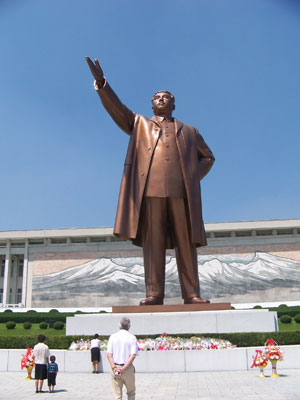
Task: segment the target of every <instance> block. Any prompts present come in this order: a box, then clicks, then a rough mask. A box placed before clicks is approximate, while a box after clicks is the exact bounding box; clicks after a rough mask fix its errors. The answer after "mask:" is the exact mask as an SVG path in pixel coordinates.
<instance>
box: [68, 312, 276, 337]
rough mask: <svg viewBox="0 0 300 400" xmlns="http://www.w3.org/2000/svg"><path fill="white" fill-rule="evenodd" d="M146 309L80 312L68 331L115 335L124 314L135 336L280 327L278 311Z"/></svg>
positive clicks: (70, 332)
mask: <svg viewBox="0 0 300 400" xmlns="http://www.w3.org/2000/svg"><path fill="white" fill-rule="evenodd" d="M190 306H193V305H190ZM207 306H209V305H207ZM154 307H162V306H154ZM164 307H167V306H164ZM146 308H147V310H149V312H147V313H146V312H138V313H132V312H128V313H123V312H122V313H107V314H88V315H85V314H78V315H76V316H75V317H67V327H66V334H67V335H94V334H95V333H98V334H99V335H111V334H112V333H114V332H116V331H117V330H118V329H119V321H120V319H121V318H123V317H127V318H129V319H130V320H131V328H130V332H131V333H133V334H134V335H156V334H157V335H160V334H162V333H164V332H166V333H168V334H170V335H175V334H183V333H187V334H192V335H193V334H204V333H230V332H274V331H277V330H278V321H277V313H276V312H270V311H268V310H214V311H188V310H187V311H176V312H157V311H152V312H150V308H149V306H147V307H146ZM128 311H129V310H128Z"/></svg>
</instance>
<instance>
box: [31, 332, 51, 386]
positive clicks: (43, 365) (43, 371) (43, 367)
mask: <svg viewBox="0 0 300 400" xmlns="http://www.w3.org/2000/svg"><path fill="white" fill-rule="evenodd" d="M45 340H46V336H45V335H39V336H38V342H39V343H38V344H36V345H35V346H34V348H33V355H34V362H35V376H34V379H35V392H36V393H39V392H42V388H43V383H44V379H47V364H48V362H49V356H50V351H49V347H48V346H47V345H46V344H45V343H44V342H45Z"/></svg>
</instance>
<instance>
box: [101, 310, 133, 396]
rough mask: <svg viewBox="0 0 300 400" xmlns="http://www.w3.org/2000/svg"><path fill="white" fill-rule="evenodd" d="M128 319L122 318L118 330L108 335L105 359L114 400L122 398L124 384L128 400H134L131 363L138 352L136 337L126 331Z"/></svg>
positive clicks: (128, 324) (128, 325) (128, 326)
mask: <svg viewBox="0 0 300 400" xmlns="http://www.w3.org/2000/svg"><path fill="white" fill-rule="evenodd" d="M129 328H130V320H129V319H128V318H122V319H121V321H120V330H119V331H118V332H117V333H114V334H112V335H111V336H110V338H109V341H108V345H107V359H108V361H109V364H110V366H111V383H112V390H113V393H114V396H115V399H116V400H121V399H122V388H123V385H125V386H126V390H127V398H128V400H135V370H134V366H133V365H132V362H133V360H134V359H135V357H136V356H137V354H138V348H137V341H136V337H135V336H134V335H132V334H131V333H129V332H128V330H129Z"/></svg>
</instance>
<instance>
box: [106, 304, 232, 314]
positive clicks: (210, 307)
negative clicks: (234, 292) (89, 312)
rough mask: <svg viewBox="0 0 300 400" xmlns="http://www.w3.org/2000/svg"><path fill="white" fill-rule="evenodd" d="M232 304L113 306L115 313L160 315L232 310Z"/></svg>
mask: <svg viewBox="0 0 300 400" xmlns="http://www.w3.org/2000/svg"><path fill="white" fill-rule="evenodd" d="M230 309H231V303H202V304H174V305H173V304H172V305H171V304H169V305H168V304H166V305H155V306H112V312H113V313H119V314H123V313H124V314H125V313H126V314H128V313H158V312H159V313H160V312H187V311H216V310H230Z"/></svg>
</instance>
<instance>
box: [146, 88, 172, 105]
mask: <svg viewBox="0 0 300 400" xmlns="http://www.w3.org/2000/svg"><path fill="white" fill-rule="evenodd" d="M157 93H167V94H168V95H169V96H170V97H171V99H172V100H173V103H174V104H175V96H174V95H173V94H172V93H171V92H169V91H168V90H159V91H158V92H155V93H154V95H153V96H152V99H151V101H152V100H153V98H154V96H156V95H157Z"/></svg>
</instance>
